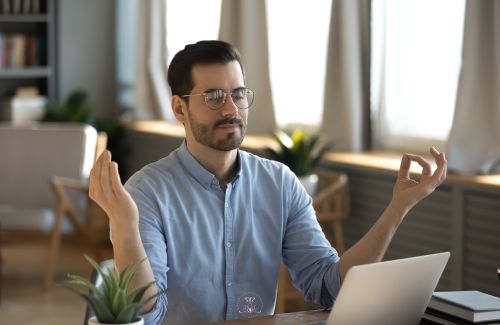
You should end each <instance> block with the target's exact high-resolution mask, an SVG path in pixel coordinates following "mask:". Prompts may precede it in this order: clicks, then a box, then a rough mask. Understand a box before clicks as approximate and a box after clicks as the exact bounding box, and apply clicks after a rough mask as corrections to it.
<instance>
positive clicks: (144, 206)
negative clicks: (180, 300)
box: [125, 177, 169, 325]
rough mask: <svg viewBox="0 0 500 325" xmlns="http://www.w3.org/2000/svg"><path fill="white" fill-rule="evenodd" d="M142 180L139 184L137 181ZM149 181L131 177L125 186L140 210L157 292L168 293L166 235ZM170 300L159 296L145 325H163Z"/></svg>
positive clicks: (141, 224)
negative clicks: (164, 291) (165, 291)
mask: <svg viewBox="0 0 500 325" xmlns="http://www.w3.org/2000/svg"><path fill="white" fill-rule="evenodd" d="M138 179H140V181H137V180H138ZM149 185H150V184H148V178H147V177H141V178H139V177H132V178H131V179H130V180H129V181H128V182H127V183H126V185H125V187H126V189H127V191H128V192H129V193H130V195H131V196H132V198H133V199H134V201H135V203H136V204H137V208H138V210H139V231H140V235H141V240H142V243H143V245H144V249H145V251H146V255H147V256H148V261H149V263H150V265H151V268H152V270H153V274H154V277H155V281H156V286H157V288H158V290H165V289H167V287H168V286H167V272H168V270H169V267H168V264H167V243H166V240H165V236H164V234H163V225H162V219H161V212H160V210H159V207H158V204H157V202H155V198H156V195H154V193H152V191H151V190H150V189H151V188H152V186H149ZM167 305H168V301H167V296H166V294H162V295H160V296H158V298H157V300H156V303H155V305H154V307H153V309H151V310H150V311H149V312H148V313H145V314H143V315H142V316H143V317H144V321H145V324H148V325H149V324H161V322H162V320H163V318H164V317H165V314H166V312H167Z"/></svg>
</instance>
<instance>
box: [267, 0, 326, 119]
mask: <svg viewBox="0 0 500 325" xmlns="http://www.w3.org/2000/svg"><path fill="white" fill-rule="evenodd" d="M331 5H332V1H331V0H314V1H307V0H271V1H267V18H268V19H267V24H268V37H269V69H270V77H271V88H272V93H273V103H274V111H275V116H276V122H277V124H278V126H279V127H285V128H286V127H287V126H288V127H293V126H297V125H302V126H304V125H305V126H316V127H318V126H319V124H320V121H321V117H322V112H323V97H324V88H325V86H324V82H325V76H326V70H325V66H326V55H327V46H328V29H329V24H330V12H331Z"/></svg>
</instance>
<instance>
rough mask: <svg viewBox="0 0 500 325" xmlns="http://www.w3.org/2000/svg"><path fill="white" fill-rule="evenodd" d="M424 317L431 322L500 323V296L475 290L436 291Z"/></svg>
mask: <svg viewBox="0 0 500 325" xmlns="http://www.w3.org/2000/svg"><path fill="white" fill-rule="evenodd" d="M423 319H424V320H428V321H430V324H476V323H481V324H500V298H498V297H495V296H492V295H489V294H486V293H483V292H480V291H475V290H471V291H440V292H434V294H433V295H432V298H431V301H430V302H429V306H428V308H427V310H426V311H425V314H424V316H423ZM428 324H429V323H428Z"/></svg>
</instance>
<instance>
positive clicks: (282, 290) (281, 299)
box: [274, 263, 287, 314]
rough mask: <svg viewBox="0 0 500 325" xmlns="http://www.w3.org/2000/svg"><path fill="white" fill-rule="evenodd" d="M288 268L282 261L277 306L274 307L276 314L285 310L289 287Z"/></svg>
mask: <svg viewBox="0 0 500 325" xmlns="http://www.w3.org/2000/svg"><path fill="white" fill-rule="evenodd" d="M286 276H287V270H286V267H285V266H284V265H283V263H280V275H279V279H278V294H277V296H276V308H275V309H274V313H275V314H281V313H284V312H285V300H286V289H287V277H286Z"/></svg>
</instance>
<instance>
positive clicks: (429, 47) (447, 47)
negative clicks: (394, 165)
mask: <svg viewBox="0 0 500 325" xmlns="http://www.w3.org/2000/svg"><path fill="white" fill-rule="evenodd" d="M464 9H465V1H463V0H440V1H432V0H420V1H395V0H394V1H391V0H375V1H373V2H372V15H373V20H372V108H373V112H374V113H375V114H374V121H376V124H375V125H374V126H375V130H376V135H377V136H376V138H377V142H378V144H379V145H380V146H382V147H392V148H405V149H408V148H410V146H411V144H412V143H413V144H416V145H418V146H420V147H425V146H427V145H428V143H434V144H436V143H439V142H441V145H443V144H444V141H445V140H446V138H447V136H448V133H449V131H450V128H451V123H452V119H453V112H454V107H455V99H456V92H457V85H458V77H459V72H460V66H461V53H462V37H463V21H464ZM410 149H413V148H410ZM419 150H420V148H419Z"/></svg>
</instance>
